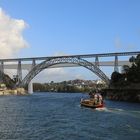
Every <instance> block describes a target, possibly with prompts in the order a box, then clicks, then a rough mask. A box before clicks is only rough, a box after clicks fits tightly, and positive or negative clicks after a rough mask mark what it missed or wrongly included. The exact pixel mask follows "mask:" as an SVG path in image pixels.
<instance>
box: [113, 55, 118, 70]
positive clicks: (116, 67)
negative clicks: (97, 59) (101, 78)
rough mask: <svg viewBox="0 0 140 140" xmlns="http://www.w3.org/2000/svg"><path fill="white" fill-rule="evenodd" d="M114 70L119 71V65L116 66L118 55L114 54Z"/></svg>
mask: <svg viewBox="0 0 140 140" xmlns="http://www.w3.org/2000/svg"><path fill="white" fill-rule="evenodd" d="M114 72H119V67H118V56H117V55H115V62H114Z"/></svg>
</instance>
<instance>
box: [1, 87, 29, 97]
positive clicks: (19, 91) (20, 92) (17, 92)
mask: <svg viewBox="0 0 140 140" xmlns="http://www.w3.org/2000/svg"><path fill="white" fill-rule="evenodd" d="M27 94H28V93H27V91H26V90H25V89H24V88H16V89H4V90H0V96H1V95H27Z"/></svg>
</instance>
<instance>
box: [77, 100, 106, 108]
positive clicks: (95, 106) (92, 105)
mask: <svg viewBox="0 0 140 140" xmlns="http://www.w3.org/2000/svg"><path fill="white" fill-rule="evenodd" d="M80 104H81V106H84V107H89V108H103V107H104V104H96V105H95V104H93V103H92V102H90V101H88V100H85V101H81V102H80Z"/></svg>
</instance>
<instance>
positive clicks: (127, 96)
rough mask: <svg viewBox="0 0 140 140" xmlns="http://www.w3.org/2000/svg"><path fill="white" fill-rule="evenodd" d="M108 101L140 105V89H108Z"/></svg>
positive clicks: (106, 93) (105, 93) (106, 95)
mask: <svg viewBox="0 0 140 140" xmlns="http://www.w3.org/2000/svg"><path fill="white" fill-rule="evenodd" d="M104 95H105V98H106V99H109V100H116V101H127V102H137V103H140V89H106V90H105V91H104Z"/></svg>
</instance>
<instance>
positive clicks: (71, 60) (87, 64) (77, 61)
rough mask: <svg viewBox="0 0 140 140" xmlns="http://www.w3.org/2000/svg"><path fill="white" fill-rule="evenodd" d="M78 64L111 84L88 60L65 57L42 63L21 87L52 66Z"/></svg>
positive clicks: (27, 76) (24, 80) (26, 78)
mask: <svg viewBox="0 0 140 140" xmlns="http://www.w3.org/2000/svg"><path fill="white" fill-rule="evenodd" d="M64 63H69V64H77V65H80V66H83V67H85V68H87V69H89V70H90V71H92V72H93V73H95V74H96V75H97V76H98V77H100V78H101V79H102V80H103V81H105V82H106V83H107V84H109V78H108V77H107V76H106V75H105V74H104V73H103V72H102V71H101V70H100V69H99V68H98V67H97V66H96V65H94V64H93V63H90V62H88V61H87V60H84V59H80V58H77V57H65V58H56V59H51V60H46V61H43V62H42V63H40V64H38V65H36V66H35V67H34V68H33V69H32V70H31V71H30V72H29V73H28V74H27V75H26V77H25V78H24V79H23V81H22V82H21V84H19V86H24V85H26V84H28V83H29V82H30V81H31V80H32V79H33V78H34V77H35V76H36V75H37V74H38V73H40V72H41V71H42V70H44V69H46V68H49V67H50V66H52V65H56V64H64Z"/></svg>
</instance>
